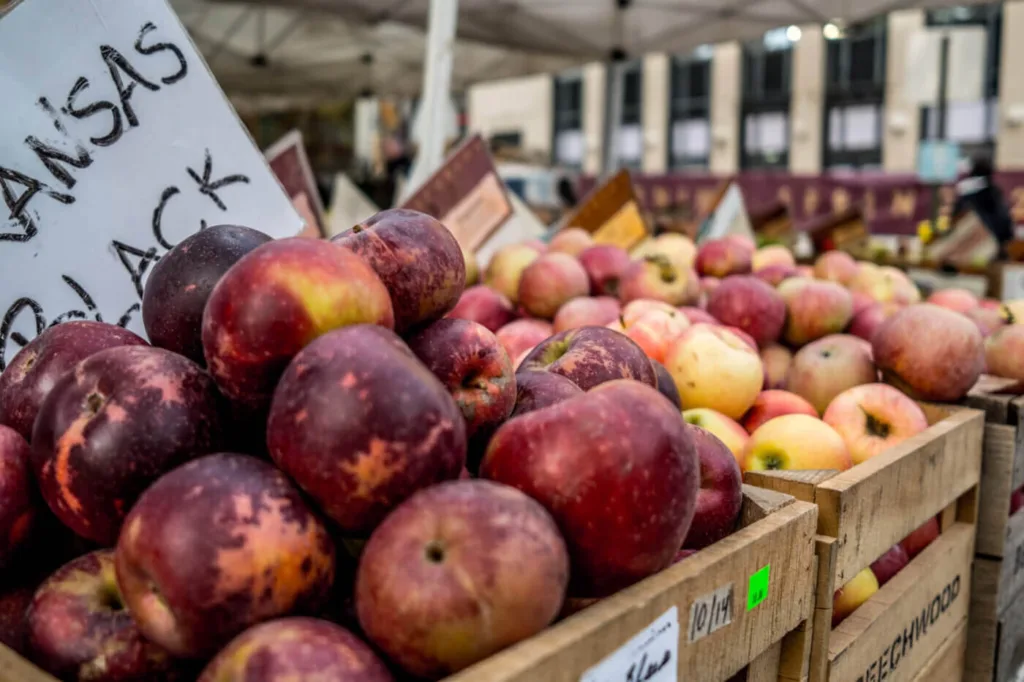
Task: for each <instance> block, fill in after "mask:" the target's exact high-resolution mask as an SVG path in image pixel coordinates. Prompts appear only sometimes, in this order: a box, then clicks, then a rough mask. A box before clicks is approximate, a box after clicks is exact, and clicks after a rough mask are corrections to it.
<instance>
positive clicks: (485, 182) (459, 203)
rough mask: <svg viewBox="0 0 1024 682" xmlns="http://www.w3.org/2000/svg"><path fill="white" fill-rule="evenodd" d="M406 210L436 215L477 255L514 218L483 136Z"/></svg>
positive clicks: (421, 190) (433, 179)
mask: <svg viewBox="0 0 1024 682" xmlns="http://www.w3.org/2000/svg"><path fill="white" fill-rule="evenodd" d="M402 208H408V209H412V210H414V211H420V212H422V213H426V214H428V215H432V216H434V217H435V218H437V219H438V220H440V221H441V222H442V223H444V226H445V227H447V228H448V229H449V230H451V233H452V234H453V235H455V238H456V239H458V240H459V244H461V245H462V247H463V248H464V249H466V250H468V251H475V250H476V249H477V248H478V247H479V246H480V245H481V244H483V243H484V242H485V241H487V238H488V237H490V236H491V234H492V233H493V232H494V231H495V230H497V229H498V228H499V227H501V226H502V225H503V224H504V223H505V221H507V220H508V219H509V218H511V217H512V204H511V202H509V198H508V195H507V194H506V192H505V185H504V184H503V183H502V181H501V178H500V177H499V176H498V171H497V170H496V169H495V167H494V161H493V159H491V154H490V152H489V151H487V145H486V144H485V143H484V140H483V138H482V137H480V136H479V135H475V136H473V137H472V138H471V139H470V140H468V141H467V142H465V143H464V144H463V145H462V146H461V147H459V148H458V149H456V150H455V152H454V153H452V155H451V156H450V157H448V160H447V161H445V163H444V165H443V166H441V168H440V170H438V171H437V172H436V173H434V174H433V175H432V176H430V179H428V180H427V181H426V182H425V183H424V184H423V186H422V187H420V188H419V190H417V191H416V193H415V194H413V195H412V197H411V198H410V199H409V200H408V201H406V202H405V204H404V205H403V207H402Z"/></svg>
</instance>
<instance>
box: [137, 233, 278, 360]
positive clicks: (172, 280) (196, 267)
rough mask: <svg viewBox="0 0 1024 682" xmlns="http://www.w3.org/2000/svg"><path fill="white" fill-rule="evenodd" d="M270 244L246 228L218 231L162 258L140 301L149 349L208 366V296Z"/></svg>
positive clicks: (202, 235)
mask: <svg viewBox="0 0 1024 682" xmlns="http://www.w3.org/2000/svg"><path fill="white" fill-rule="evenodd" d="M269 241H270V237H269V236H267V235H265V234H263V233H262V232H259V231H257V230H253V229H250V228H248V227H239V226H237V225H214V226H212V227H208V228H206V229H205V230H200V231H199V232H196V233H195V234H193V235H191V236H190V237H188V238H186V239H185V240H184V241H182V242H181V243H179V244H178V245H177V246H175V247H174V248H173V249H171V250H170V251H169V252H168V253H166V254H164V256H163V257H162V258H161V259H160V260H159V261H158V262H157V264H156V265H155V266H154V267H153V271H152V272H151V273H150V275H149V279H148V280H147V281H146V290H145V292H144V293H143V296H142V322H143V324H145V326H146V335H147V336H149V341H150V343H152V344H153V345H154V346H159V347H160V348H166V349H167V350H172V351H174V352H175V353H178V354H179V355H184V356H185V357H187V358H188V359H189V360H192V361H193V362H195V363H197V364H199V365H200V366H205V365H206V359H205V358H204V357H203V309H204V308H206V301H207V300H208V299H209V298H210V292H212V291H213V287H214V286H216V284H217V282H219V281H220V278H221V277H223V276H224V273H226V272H227V271H228V269H230V268H231V266H232V265H234V264H235V263H237V262H238V261H239V260H240V259H241V258H242V256H244V255H245V254H247V253H249V252H250V251H252V250H253V249H255V248H256V247H258V246H261V245H263V244H266V243H267V242H269Z"/></svg>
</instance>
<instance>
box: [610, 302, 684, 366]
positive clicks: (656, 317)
mask: <svg viewBox="0 0 1024 682" xmlns="http://www.w3.org/2000/svg"><path fill="white" fill-rule="evenodd" d="M689 327H690V323H689V321H688V320H687V319H686V317H685V316H684V315H683V314H682V313H680V312H679V311H677V310H675V309H671V308H670V309H669V310H668V311H663V310H649V311H648V312H646V313H644V314H642V315H639V316H636V317H634V318H633V319H632V320H630V319H627V317H626V315H622V316H621V317H620V318H619V319H618V320H617V321H615V322H612V323H611V324H609V325H608V328H609V329H614V330H615V331H617V332H619V333H620V334H625V335H626V336H628V337H629V338H631V339H633V341H635V342H636V344H637V345H638V346H640V348H641V349H642V350H643V351H644V353H646V354H647V357H649V358H650V359H651V360H653V361H655V362H663V361H664V360H665V353H666V352H668V348H669V346H671V345H672V343H673V342H674V341H675V340H676V339H678V338H679V337H680V336H682V335H683V333H684V332H685V331H686V330H687V329H688V328H689Z"/></svg>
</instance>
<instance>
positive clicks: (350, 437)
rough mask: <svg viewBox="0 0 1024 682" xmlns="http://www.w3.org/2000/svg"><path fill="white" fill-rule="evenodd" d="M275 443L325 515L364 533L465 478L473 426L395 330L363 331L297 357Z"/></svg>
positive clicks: (283, 394) (283, 463) (280, 405)
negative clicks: (422, 496)
mask: <svg viewBox="0 0 1024 682" xmlns="http://www.w3.org/2000/svg"><path fill="white" fill-rule="evenodd" d="M267 444H268V446H269V448H270V455H271V457H273V459H274V461H275V462H276V463H277V465H278V466H280V467H281V468H282V469H284V471H285V472H286V473H287V474H288V475H289V476H291V477H292V478H293V479H294V480H295V481H296V482H297V483H298V484H299V486H300V487H301V488H302V489H303V490H305V491H306V493H308V494H309V495H310V496H311V497H312V498H313V499H314V500H315V501H316V503H317V504H318V505H319V507H320V508H321V509H322V510H323V511H324V513H325V514H327V516H329V517H331V518H332V519H333V520H334V521H335V522H336V523H337V524H338V525H339V526H340V527H341V529H342V530H343V531H344V532H346V533H349V534H356V535H358V534H367V533H369V532H370V531H372V530H373V529H374V528H375V527H376V526H377V524H379V523H380V522H381V521H382V520H383V519H384V517H385V516H386V515H387V514H388V512H390V511H391V510H392V509H393V508H394V507H395V506H397V505H398V504H400V503H401V502H402V501H403V500H405V499H406V498H408V497H409V496H410V495H412V494H413V493H414V492H416V491H417V490H419V489H421V488H425V487H427V486H430V485H433V484H434V483H440V482H441V481H445V480H452V479H456V478H458V476H459V473H460V472H461V471H462V467H463V465H464V464H465V462H466V425H465V419H464V418H463V416H462V412H461V411H460V410H459V407H458V405H456V404H455V401H454V400H453V399H452V397H451V395H449V393H448V391H447V389H445V387H444V385H443V384H442V383H441V382H440V381H438V380H437V378H436V377H435V376H434V375H433V374H431V373H430V370H429V369H427V368H426V367H424V366H423V363H421V362H420V361H419V360H417V359H416V356H415V355H413V353H412V352H411V351H410V350H409V348H408V347H407V346H406V345H405V344H404V343H403V342H402V340H401V339H400V338H398V336H396V335H395V334H394V332H391V331H389V330H387V329H384V328H383V327H376V326H373V325H356V326H354V327H348V328H345V329H339V330H337V331H335V332H332V333H330V334H327V335H325V336H323V337H321V338H319V339H317V340H316V341H314V342H313V343H311V344H310V345H309V346H307V347H306V348H305V349H304V350H303V351H302V352H301V353H299V354H298V355H297V356H295V360H294V361H292V364H291V365H289V367H288V370H287V371H286V372H285V374H284V376H283V377H282V378H281V383H280V385H279V386H278V388H277V392H276V393H275V394H274V403H273V406H272V408H271V411H270V419H269V422H268V426H267ZM327 462H330V466H326V465H325V463H327Z"/></svg>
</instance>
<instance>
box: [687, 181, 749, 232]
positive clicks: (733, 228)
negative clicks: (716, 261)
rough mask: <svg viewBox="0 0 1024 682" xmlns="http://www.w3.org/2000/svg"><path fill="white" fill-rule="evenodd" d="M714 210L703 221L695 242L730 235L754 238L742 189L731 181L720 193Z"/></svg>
mask: <svg viewBox="0 0 1024 682" xmlns="http://www.w3.org/2000/svg"><path fill="white" fill-rule="evenodd" d="M717 204H718V205H717V206H716V207H715V209H714V212H713V213H712V214H711V215H710V216H709V217H708V219H707V220H706V221H705V222H704V225H703V226H702V227H701V229H700V233H699V234H698V235H697V242H698V243H701V242H707V241H711V240H712V239H721V238H722V237H728V236H730V235H739V236H743V237H750V239H754V229H753V228H752V227H751V226H750V216H749V215H747V205H746V203H745V202H744V200H743V190H741V189H740V186H739V184H738V183H736V182H733V183H730V184H729V187H728V188H727V189H726V190H725V193H724V194H722V197H721V200H719V201H718V202H717Z"/></svg>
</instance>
